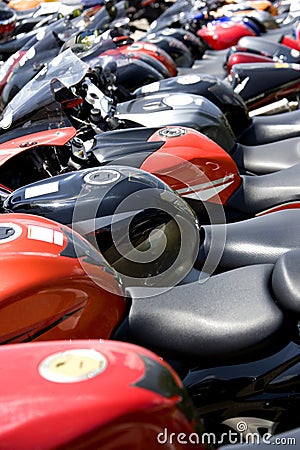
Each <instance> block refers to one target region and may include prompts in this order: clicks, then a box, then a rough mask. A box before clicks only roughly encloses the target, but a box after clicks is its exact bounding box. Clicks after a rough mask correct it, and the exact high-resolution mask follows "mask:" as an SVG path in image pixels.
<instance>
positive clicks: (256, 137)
mask: <svg viewBox="0 0 300 450" xmlns="http://www.w3.org/2000/svg"><path fill="white" fill-rule="evenodd" d="M299 136H300V110H299V109H298V110H296V111H291V112H288V113H282V114H276V115H273V116H261V117H254V118H253V120H252V123H251V125H250V126H249V127H248V128H246V130H245V131H243V133H242V134H241V135H240V136H239V138H238V142H240V143H241V144H245V145H260V144H267V143H269V142H275V141H282V140H284V139H289V138H292V137H299Z"/></svg>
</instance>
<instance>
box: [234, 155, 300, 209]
mask: <svg viewBox="0 0 300 450" xmlns="http://www.w3.org/2000/svg"><path fill="white" fill-rule="evenodd" d="M296 200H300V163H298V164H296V165H294V166H292V167H289V168H288V169H284V170H280V171H279V172H274V173H270V174H267V175H260V176H247V175H245V176H242V183H241V185H240V186H239V187H238V189H237V190H236V191H235V192H234V193H233V194H232V196H231V197H230V199H229V200H228V205H229V206H230V207H231V208H233V209H236V210H238V211H242V212H243V213H245V214H249V215H255V214H258V213H259V212H262V211H265V210H267V209H269V208H271V207H273V206H276V205H280V204H282V203H286V202H292V201H296Z"/></svg>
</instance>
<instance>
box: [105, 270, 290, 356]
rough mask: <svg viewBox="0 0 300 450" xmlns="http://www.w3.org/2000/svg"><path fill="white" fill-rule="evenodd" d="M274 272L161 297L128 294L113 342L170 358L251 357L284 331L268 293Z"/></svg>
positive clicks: (223, 277) (218, 279) (243, 274)
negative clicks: (123, 317)
mask: <svg viewBox="0 0 300 450" xmlns="http://www.w3.org/2000/svg"><path fill="white" fill-rule="evenodd" d="M273 267H274V266H273V265H272V264H265V265H255V266H249V267H243V268H240V269H236V270H233V271H230V272H227V273H226V274H219V275H215V276H213V277H211V278H209V279H208V280H207V281H206V282H204V283H199V282H196V283H192V284H189V285H183V286H176V287H175V288H172V289H169V290H168V291H165V292H163V293H161V290H159V288H136V287H131V288H128V295H129V296H130V297H131V300H132V305H131V308H130V311H129V314H128V316H127V318H126V321H125V322H123V324H122V326H121V327H120V328H119V330H118V331H117V333H116V335H115V336H114V338H115V339H118V340H126V341H128V340H129V341H132V342H135V343H136V344H139V345H142V346H145V347H147V348H150V349H152V350H154V351H156V352H158V353H159V354H161V355H163V356H165V357H171V358H177V357H180V358H193V359H197V360H198V359H204V358H207V359H211V358H213V359H216V358H218V359H221V360H226V361H228V360H230V359H232V358H237V357H239V356H241V357H245V355H246V356H247V357H248V356H249V357H250V355H251V356H253V355H255V354H257V352H258V351H259V350H260V349H265V348H266V346H267V347H268V346H269V345H273V344H274V340H276V338H278V339H279V336H281V335H282V330H283V329H284V328H285V327H284V324H285V318H284V314H283V312H282V311H281V310H280V309H279V307H278V306H277V305H276V304H275V301H274V298H273V296H272V293H271V292H270V289H269V282H270V278H271V274H272V270H273ZM140 289H142V296H141V295H140V294H141V291H140ZM147 291H148V293H147ZM145 294H147V297H146V296H145ZM156 294H157V295H156ZM281 339H282V338H280V340H281Z"/></svg>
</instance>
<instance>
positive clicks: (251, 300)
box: [2, 166, 300, 443]
mask: <svg viewBox="0 0 300 450" xmlns="http://www.w3.org/2000/svg"><path fill="white" fill-rule="evenodd" d="M124 175H125V178H124ZM70 176H71V175H70ZM72 176H73V179H72V180H71V179H70V180H69V184H68V186H67V184H66V183H64V180H63V176H61V177H60V178H58V179H56V180H55V185H53V184H52V187H51V185H48V189H47V187H45V188H44V190H43V188H42V187H41V186H39V184H36V185H32V186H28V187H27V189H28V190H27V192H26V195H25V196H26V197H27V199H31V200H32V202H33V204H34V201H35V200H36V205H37V208H36V212H38V205H39V203H42V202H41V198H44V205H45V207H44V210H43V212H42V214H44V215H47V214H50V215H51V214H53V215H55V214H56V219H57V218H58V215H59V213H60V214H61V217H62V218H64V219H65V220H67V221H69V222H70V223H72V226H73V228H75V229H77V230H78V231H80V232H82V233H83V232H84V231H85V233H86V235H87V236H89V238H90V240H91V242H93V243H94V244H95V242H96V243H97V245H98V248H99V249H100V250H101V251H103V255H104V257H105V259H106V260H108V261H109V263H110V264H112V266H114V267H115V270H117V273H118V275H119V277H121V278H122V280H123V283H124V284H123V288H126V298H127V301H128V302H129V303H128V307H129V308H128V309H127V312H126V313H125V315H124V316H123V321H121V320H120V321H119V324H118V326H117V327H115V329H114V332H113V333H112V335H111V338H113V339H117V340H121V341H126V342H134V343H136V344H139V345H143V346H145V347H147V348H149V349H151V350H155V351H156V352H157V353H158V354H159V355H161V356H162V357H164V359H166V360H167V361H169V362H170V364H171V365H172V366H173V367H174V368H176V370H177V371H178V373H179V374H180V376H181V378H182V379H183V382H184V385H185V386H186V387H187V388H188V391H189V393H190V394H191V395H192V399H193V402H194V403H195V405H196V406H197V408H198V409H199V410H201V413H202V415H203V419H204V421H205V423H206V424H207V427H208V430H212V431H213V432H214V433H216V436H219V435H221V432H224V430H228V429H231V430H234V431H235V432H240V434H241V435H243V436H244V435H245V432H246V429H247V431H248V432H253V433H259V430H260V429H264V430H265V431H266V432H268V433H271V434H273V433H274V432H275V431H276V432H279V431H285V430H288V429H291V428H292V427H294V426H298V416H297V414H294V413H295V412H296V411H297V409H298V408H299V393H298V388H297V386H298V385H297V383H298V381H297V379H298V371H297V365H298V362H299V331H298V328H297V321H298V318H299V302H298V294H297V293H298V290H299V289H298V266H299V261H300V256H299V249H296V250H292V251H288V252H285V251H283V254H282V255H281V256H279V257H278V259H277V260H276V262H275V263H273V264H270V263H267V264H264V263H262V264H252V265H246V266H245V267H240V268H238V269H234V270H229V271H227V272H225V273H220V274H218V275H212V276H208V277H206V278H205V279H204V280H203V279H202V282H201V273H200V272H198V277H199V280H197V278H194V280H193V282H191V281H190V280H187V278H188V277H189V274H190V272H191V271H192V269H193V264H194V261H195V258H197V255H195V252H194V250H193V249H195V247H196V243H197V239H199V241H198V242H200V236H201V231H200V236H199V225H198V222H197V220H196V218H195V216H193V214H192V212H191V210H190V209H189V208H188V207H187V205H186V203H185V202H184V201H183V200H182V199H180V197H179V196H178V195H176V194H175V193H172V191H171V190H170V189H169V188H168V187H167V186H166V185H165V184H164V183H162V182H160V181H159V180H158V179H157V178H156V177H153V176H152V175H150V174H147V173H146V172H142V171H141V170H137V169H133V168H124V167H122V166H110V167H104V168H98V169H95V168H94V169H93V168H91V169H86V170H85V171H81V173H80V171H79V172H74V174H72ZM154 180H155V181H154ZM53 181H54V180H52V182H53ZM136 181H138V182H137V183H136ZM70 187H73V190H72V192H70ZM153 187H154V188H155V189H154V190H153ZM147 189H150V191H149V193H148V194H149V195H147ZM54 190H56V194H55V193H54V192H53V191H54ZM49 191H52V194H51V192H49ZM153 194H155V198H153ZM131 196H132V197H131ZM51 197H52V198H54V197H56V202H55V201H53V202H51V201H50V198H51ZM130 197H131V199H130ZM67 198H69V200H67ZM15 199H16V200H17V202H18V198H17V197H15ZM127 200H129V202H128V201H127ZM124 201H125V203H124ZM76 202H77V208H76V207H75V204H76ZM78 202H79V203H78ZM25 203H26V200H25ZM58 205H60V206H62V207H61V208H60V206H58ZM119 205H124V208H123V209H119ZM76 209H77V211H76ZM96 211H99V214H98V216H95V215H93V214H94V213H95V212H96ZM284 212H285V213H291V211H284ZM89 213H90V215H89ZM101 213H104V214H101ZM276 214H278V213H276ZM3 217H4V218H7V220H8V221H9V222H10V223H13V222H14V220H15V219H14V217H16V220H17V218H18V215H17V214H5V215H4V216H3ZM29 217H32V216H29ZM269 217H271V216H269ZM91 219H92V220H91ZM128 219H129V222H130V228H129V236H130V242H131V244H130V243H128V242H127V244H126V242H125V246H124V245H123V244H124V239H125V241H126V236H127V231H125V230H128ZM43 220H45V219H44V218H43ZM253 220H257V219H253ZM174 222H176V223H177V230H176V226H175V223H174ZM275 223H276V221H275ZM110 226H111V228H110ZM114 227H116V228H115V229H114ZM155 229H156V233H154V231H155ZM159 230H163V233H161V232H159ZM257 231H258V232H259V230H257ZM83 234H84V233H83ZM197 235H198V237H197ZM110 236H111V237H110ZM244 237H245V236H244ZM95 238H96V240H95ZM93 239H94V240H93ZM245 240H246V237H245ZM14 242H16V241H14ZM108 243H110V244H108ZM162 243H163V244H164V245H163V253H162V252H161V248H162V247H161V244H162ZM181 243H182V245H181ZM11 244H12V243H11ZM47 245H48V244H47ZM105 246H107V247H108V248H106V249H105ZM132 246H134V248H135V249H139V252H138V254H139V255H140V253H142V254H143V257H142V259H140V258H138V256H137V254H135V253H134V250H133V248H132ZM250 246H251V242H250ZM73 248H74V246H73ZM198 248H199V247H198ZM95 251H96V250H95ZM116 252H117V254H116ZM182 252H184V254H183V253H182ZM149 253H150V255H149ZM12 254H13V255H15V253H12ZM75 254H76V246H75ZM150 256H151V264H149V257H150ZM220 256H221V255H220ZM137 258H138V259H137ZM4 267H6V265H4ZM23 267H24V265H23ZM85 268H86V273H87V274H88V273H89V269H88V265H86V266H85ZM210 268H211V267H210ZM206 269H208V268H206ZM43 273H45V271H43ZM202 274H204V275H205V274H208V272H207V271H205V272H204V271H202ZM159 275H163V276H162V277H160V276H159ZM193 276H194V274H193ZM15 279H16V278H15V277H14V285H15ZM24 279H26V280H27V277H24ZM36 279H37V278H36V274H35V282H36ZM173 286H174V287H173ZM11 298H12V297H11ZM13 298H16V297H13ZM199 298H200V299H201V301H199ZM183 299H184V301H183ZM241 299H242V300H241ZM19 311H20V309H19ZM237 316H238V317H239V320H238V321H237V320H236V317H237ZM120 322H121V323H120ZM2 323H3V322H2ZM224 323H225V325H224V326H222V327H221V324H224ZM220 327H221V330H220ZM293 418H294V420H292V419H293ZM240 422H243V423H245V427H246V428H244V430H241V429H240V426H239V425H238V424H239V423H240ZM242 431H244V434H243V433H242ZM223 436H224V435H223ZM218 443H219V442H218Z"/></svg>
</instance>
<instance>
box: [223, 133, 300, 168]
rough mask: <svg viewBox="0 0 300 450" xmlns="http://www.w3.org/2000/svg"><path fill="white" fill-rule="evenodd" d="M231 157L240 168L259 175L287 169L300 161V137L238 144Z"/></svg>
mask: <svg viewBox="0 0 300 450" xmlns="http://www.w3.org/2000/svg"><path fill="white" fill-rule="evenodd" d="M231 157H232V158H233V160H234V161H235V163H236V165H237V166H238V167H239V169H243V170H245V171H247V172H251V173H254V174H257V175H264V174H267V173H272V172H277V171H279V170H283V169H287V168H288V167H291V166H293V165H295V164H298V163H299V162H300V138H299V137H294V138H291V139H284V140H282V141H277V142H271V143H268V144H262V145H256V146H247V145H242V144H237V146H236V149H235V151H234V153H232V154H231Z"/></svg>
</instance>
